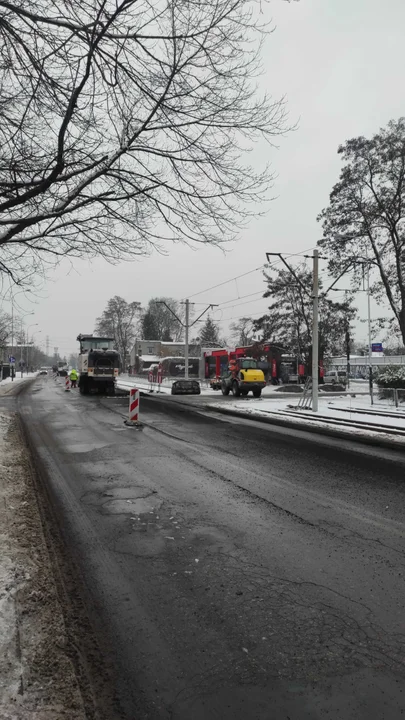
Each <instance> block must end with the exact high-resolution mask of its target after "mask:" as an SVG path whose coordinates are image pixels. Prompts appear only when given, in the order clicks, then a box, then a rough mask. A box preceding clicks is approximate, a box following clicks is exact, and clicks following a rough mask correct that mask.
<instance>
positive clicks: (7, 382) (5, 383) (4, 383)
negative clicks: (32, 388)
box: [0, 372, 38, 395]
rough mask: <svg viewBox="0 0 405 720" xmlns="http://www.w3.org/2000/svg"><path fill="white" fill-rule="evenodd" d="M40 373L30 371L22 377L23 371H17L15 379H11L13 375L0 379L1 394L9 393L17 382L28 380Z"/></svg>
mask: <svg viewBox="0 0 405 720" xmlns="http://www.w3.org/2000/svg"><path fill="white" fill-rule="evenodd" d="M37 375H38V373H28V375H26V374H25V373H24V376H23V377H21V373H20V372H17V374H16V376H15V378H14V380H12V379H11V377H8V378H5V379H4V380H1V381H0V395H3V394H4V393H5V394H8V393H9V391H10V390H11V388H12V387H13V386H14V385H16V384H17V383H21V382H26V381H27V380H31V378H33V377H36V376H37Z"/></svg>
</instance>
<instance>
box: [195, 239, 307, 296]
mask: <svg viewBox="0 0 405 720" xmlns="http://www.w3.org/2000/svg"><path fill="white" fill-rule="evenodd" d="M313 249H314V248H313V247H310V248H307V249H306V250H301V251H300V252H299V253H285V254H286V255H288V257H298V256H301V257H305V255H304V253H307V252H309V251H310V250H313ZM280 262H282V260H280V259H279V260H275V261H274V262H273V263H270V264H269V263H266V265H259V267H257V268H253V270H248V271H247V272H245V273H241V275H236V276H235V277H232V278H229V280H224V281H223V282H221V283H218V284H217V285H212V286H211V287H209V288H206V289H205V290H200V291H199V292H196V293H193V294H192V295H189V296H188V297H189V299H190V298H193V297H197V295H204V293H206V292H209V291H210V290H215V289H216V288H219V287H222V286H223V285H228V283H230V282H234V281H235V280H239V279H240V278H243V277H246V276H247V275H252V273H255V272H258V271H259V270H268V269H270V268H272V267H275V266H276V265H278V264H279V263H280ZM229 302H232V301H229Z"/></svg>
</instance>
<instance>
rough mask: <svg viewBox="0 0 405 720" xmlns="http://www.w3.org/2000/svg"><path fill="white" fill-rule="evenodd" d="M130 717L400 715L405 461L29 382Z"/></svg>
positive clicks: (360, 718) (45, 456)
mask: <svg viewBox="0 0 405 720" xmlns="http://www.w3.org/2000/svg"><path fill="white" fill-rule="evenodd" d="M18 404H19V409H20V412H21V414H22V417H23V418H24V421H25V424H26V426H27V427H28V428H29V433H30V437H31V440H32V442H33V443H34V445H35V447H36V451H37V453H38V456H39V458H40V460H41V463H42V464H43V467H44V468H45V469H46V471H47V482H48V483H49V492H50V497H51V498H52V502H53V503H54V505H55V508H56V510H57V516H58V518H59V522H60V526H61V530H62V534H63V536H64V539H65V540H66V542H67V543H68V545H69V548H70V550H71V553H72V556H73V557H74V561H75V563H76V565H77V568H78V572H79V573H80V576H81V577H82V579H83V582H84V587H83V593H84V594H85V596H86V600H87V606H88V608H89V612H90V614H91V621H92V624H93V627H94V629H95V631H96V632H97V634H98V635H99V637H100V642H101V645H102V647H103V648H104V652H105V653H106V654H108V658H109V661H110V662H111V665H112V667H113V668H114V672H115V677H114V682H115V688H116V691H117V694H118V696H119V698H120V704H121V709H122V711H123V713H124V715H125V717H126V718H128V719H129V720H144V719H145V720H146V719H148V720H155V719H159V720H160V719H164V720H216V719H218V720H309V719H311V720H315V719H316V720H318V719H321V718H322V719H323V718H327V719H328V720H352V719H353V720H397V718H398V719H399V718H403V717H405V667H404V664H405V656H404V645H405V643H404V638H405V614H404V604H405V592H404V591H405V582H404V579H405V562H404V560H405V519H404V503H405V455H403V454H400V453H398V452H396V451H390V450H383V449H381V448H376V449H373V448H370V447H366V446H361V445H357V444H356V443H350V444H349V443H347V442H346V441H342V440H338V439H333V438H326V437H319V438H317V437H316V436H314V435H313V434H311V435H306V433H305V432H300V431H296V430H288V429H286V428H275V427H269V426H263V425H260V424H259V423H257V422H254V421H246V420H243V421H242V420H239V419H236V418H235V419H233V418H228V417H223V416H219V415H218V416H216V415H215V414H208V413H206V412H205V411H201V412H199V413H197V412H189V411H187V408H186V407H185V406H184V405H182V404H179V403H176V402H173V401H171V399H170V398H167V399H166V400H159V399H157V398H156V397H155V398H153V397H152V398H141V411H142V420H143V421H144V423H145V427H144V429H143V430H142V431H139V430H134V429H132V428H127V427H126V426H125V425H124V424H123V416H124V415H125V413H126V410H127V404H128V401H127V398H126V397H117V398H102V397H99V396H90V397H81V396H80V395H79V394H78V391H77V392H76V391H71V392H70V393H65V392H64V390H63V386H62V384H57V383H55V381H53V380H52V379H50V378H49V379H48V378H38V380H37V381H36V382H35V383H34V384H33V385H32V386H31V388H29V389H28V390H27V391H26V392H24V393H23V394H21V395H20V396H19V398H18Z"/></svg>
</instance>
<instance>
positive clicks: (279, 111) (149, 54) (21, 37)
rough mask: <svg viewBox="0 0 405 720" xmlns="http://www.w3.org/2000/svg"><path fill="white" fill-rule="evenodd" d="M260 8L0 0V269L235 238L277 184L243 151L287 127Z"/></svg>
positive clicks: (242, 3)
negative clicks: (262, 86)
mask: <svg viewBox="0 0 405 720" xmlns="http://www.w3.org/2000/svg"><path fill="white" fill-rule="evenodd" d="M259 7H260V6H259ZM259 7H258V6H257V4H256V0H205V2H194V1H193V0H167V2H158V3H152V2H150V1H149V0H116V1H114V2H113V0H96V2H89V0H83V1H82V2H80V3H76V2H73V0H61V1H60V2H59V3H57V4H56V3H55V2H54V0H32V1H31V2H30V4H29V5H28V6H27V3H26V2H25V1H24V0H17V1H16V2H13V3H11V2H7V1H6V0H0V121H1V122H0V247H1V256H0V272H5V273H7V274H8V275H9V276H10V277H12V278H14V279H15V280H16V281H22V278H25V277H26V276H27V272H28V271H29V268H30V265H31V272H34V271H35V272H37V271H38V270H39V268H40V267H41V265H42V263H43V262H45V263H47V262H48V260H46V259H45V258H47V257H48V256H49V258H50V259H51V258H60V257H64V256H73V257H81V256H90V257H92V256H95V255H102V256H103V257H105V258H107V259H108V260H110V261H115V260H118V259H121V258H124V259H125V258H129V257H132V256H134V255H138V254H145V253H147V252H149V251H150V250H151V249H152V248H153V247H154V245H155V244H157V245H159V244H160V243H161V242H162V241H163V242H164V241H167V240H174V241H185V242H191V243H195V242H203V243H220V242H224V241H226V240H227V239H230V238H232V237H233V235H234V233H235V232H236V230H237V229H238V228H240V227H241V226H243V224H244V223H245V222H246V220H247V218H248V217H249V216H250V215H251V214H253V213H254V212H255V211H256V210H257V207H258V203H260V206H261V205H262V202H263V199H265V198H266V196H267V191H268V188H269V186H270V184H271V173H270V172H269V169H268V167H264V168H263V170H262V171H261V172H255V171H254V170H253V168H252V167H250V166H249V165H247V164H245V163H244V161H243V159H241V158H244V157H245V151H246V150H248V149H249V147H250V146H251V143H252V142H255V141H257V140H258V139H259V138H266V139H268V140H270V141H271V139H272V138H273V137H274V136H277V135H280V134H281V133H283V132H285V130H286V120H285V107H284V102H283V100H280V101H273V100H272V99H271V98H269V97H263V98H260V97H259V96H258V93H257V88H256V85H255V77H256V75H257V73H258V72H259V71H260V69H261V68H260V48H261V42H260V38H262V37H263V33H264V31H265V28H262V27H261V26H260V24H259V19H260V12H258V10H259ZM249 205H251V206H252V208H249ZM17 248H19V249H17ZM21 250H24V251H23V252H21Z"/></svg>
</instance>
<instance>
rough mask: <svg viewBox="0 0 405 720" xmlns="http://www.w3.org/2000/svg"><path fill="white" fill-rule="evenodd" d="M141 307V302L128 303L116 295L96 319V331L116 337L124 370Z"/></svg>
mask: <svg viewBox="0 0 405 720" xmlns="http://www.w3.org/2000/svg"><path fill="white" fill-rule="evenodd" d="M140 309H141V305H140V303H139V302H131V303H128V302H127V301H126V300H124V298H122V297H119V296H118V295H116V296H115V297H113V298H111V299H110V300H109V301H108V303H107V307H106V309H105V310H104V312H103V314H102V315H101V317H99V318H97V320H96V328H95V330H96V332H97V333H99V334H100V335H106V336H108V337H113V338H114V339H115V343H116V346H117V348H118V350H119V352H120V353H121V360H122V366H123V370H124V371H125V368H126V364H127V358H128V355H129V352H130V350H131V347H132V344H133V342H134V340H135V334H136V333H135V323H136V319H137V316H138V315H139V313H140Z"/></svg>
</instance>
